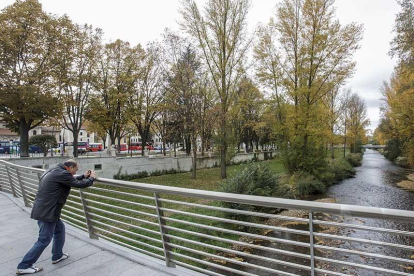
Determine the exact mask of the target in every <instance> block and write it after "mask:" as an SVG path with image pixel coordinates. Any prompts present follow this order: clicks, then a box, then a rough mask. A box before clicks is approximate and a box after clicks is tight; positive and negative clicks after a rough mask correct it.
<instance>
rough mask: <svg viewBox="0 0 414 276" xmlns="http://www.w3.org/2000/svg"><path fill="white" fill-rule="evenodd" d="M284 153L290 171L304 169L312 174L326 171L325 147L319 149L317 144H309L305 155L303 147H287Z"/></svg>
mask: <svg viewBox="0 0 414 276" xmlns="http://www.w3.org/2000/svg"><path fill="white" fill-rule="evenodd" d="M282 154H283V157H284V165H285V167H286V169H287V170H288V171H289V172H290V173H295V172H301V171H303V172H308V173H310V174H318V173H319V172H322V171H324V170H325V168H326V166H327V164H326V159H325V152H324V150H323V148H319V149H318V148H317V147H316V145H312V144H309V145H308V150H307V154H306V155H305V157H304V155H303V150H302V149H301V147H295V148H293V147H292V148H288V149H285V150H283V152H282Z"/></svg>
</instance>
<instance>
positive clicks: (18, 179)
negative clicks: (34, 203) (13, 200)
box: [15, 169, 30, 207]
mask: <svg viewBox="0 0 414 276" xmlns="http://www.w3.org/2000/svg"><path fill="white" fill-rule="evenodd" d="M15 170H16V176H17V181H18V182H19V185H20V189H21V190H22V196H23V202H24V206H26V207H30V204H29V201H28V200H27V196H26V191H25V189H24V186H23V182H22V180H21V178H20V172H19V170H18V169H15Z"/></svg>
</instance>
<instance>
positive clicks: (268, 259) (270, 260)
mask: <svg viewBox="0 0 414 276" xmlns="http://www.w3.org/2000/svg"><path fill="white" fill-rule="evenodd" d="M165 236H166V237H169V238H171V239H176V240H180V241H183V242H186V243H191V244H194V245H198V246H201V247H208V248H211V249H214V250H217V251H223V252H227V253H231V254H234V255H238V256H244V257H248V258H253V259H258V260H261V261H266V262H269V263H273V264H277V265H284V266H289V267H294V268H299V269H304V270H311V268H310V267H309V266H304V265H300V264H296V263H290V262H285V261H281V260H277V259H272V258H267V257H262V256H259V255H254V254H248V253H244V252H241V251H236V250H232V249H227V248H224V247H220V246H215V245H211V244H206V243H201V242H197V241H193V240H190V239H184V238H181V237H177V236H174V235H170V234H166V235H165Z"/></svg>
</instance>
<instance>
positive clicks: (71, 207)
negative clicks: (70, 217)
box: [62, 204, 85, 219]
mask: <svg viewBox="0 0 414 276" xmlns="http://www.w3.org/2000/svg"><path fill="white" fill-rule="evenodd" d="M65 208H68V209H71V210H73V211H76V212H80V213H82V214H83V216H82V215H79V214H77V213H75V214H77V215H79V216H82V218H83V219H85V212H84V211H83V208H82V209H80V210H79V209H77V208H75V207H73V206H70V205H67V204H66V205H65V207H64V208H63V209H62V210H65Z"/></svg>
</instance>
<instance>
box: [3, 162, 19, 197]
mask: <svg viewBox="0 0 414 276" xmlns="http://www.w3.org/2000/svg"><path fill="white" fill-rule="evenodd" d="M6 172H7V177H8V178H9V184H10V189H11V190H12V194H13V196H14V197H17V194H16V190H15V189H14V186H13V181H12V179H11V177H10V172H9V167H8V166H7V165H6Z"/></svg>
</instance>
